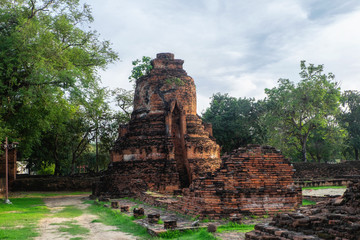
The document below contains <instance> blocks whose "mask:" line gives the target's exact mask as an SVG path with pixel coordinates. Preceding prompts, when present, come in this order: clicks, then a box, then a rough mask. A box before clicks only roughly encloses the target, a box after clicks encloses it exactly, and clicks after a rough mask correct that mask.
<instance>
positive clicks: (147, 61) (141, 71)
mask: <svg viewBox="0 0 360 240" xmlns="http://www.w3.org/2000/svg"><path fill="white" fill-rule="evenodd" d="M132 65H133V66H134V67H133V69H132V70H131V75H130V77H129V81H130V82H134V81H136V80H138V79H139V78H141V77H142V76H145V75H147V74H148V73H149V72H150V71H151V69H152V68H153V67H152V65H151V58H150V57H146V56H143V57H142V59H141V60H140V59H136V60H135V61H132Z"/></svg>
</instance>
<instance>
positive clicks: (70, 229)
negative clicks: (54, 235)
mask: <svg viewBox="0 0 360 240" xmlns="http://www.w3.org/2000/svg"><path fill="white" fill-rule="evenodd" d="M74 223H76V221H67V222H62V223H53V224H51V225H60V226H61V227H59V228H58V231H59V232H65V233H68V234H70V235H83V234H88V233H89V232H90V230H89V229H87V228H84V227H82V226H80V225H78V224H74Z"/></svg>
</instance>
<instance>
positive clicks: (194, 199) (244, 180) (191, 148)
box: [93, 53, 301, 218]
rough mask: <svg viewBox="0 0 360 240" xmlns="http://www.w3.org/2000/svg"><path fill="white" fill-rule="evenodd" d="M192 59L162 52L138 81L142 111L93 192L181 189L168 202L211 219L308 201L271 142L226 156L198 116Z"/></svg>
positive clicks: (137, 104)
mask: <svg viewBox="0 0 360 240" xmlns="http://www.w3.org/2000/svg"><path fill="white" fill-rule="evenodd" d="M183 63H184V61H183V60H180V59H174V55H173V54H171V53H160V54H157V58H156V59H153V60H152V61H151V64H152V66H153V69H152V70H151V71H150V73H149V74H147V75H145V76H143V77H141V78H140V79H138V80H137V81H136V89H135V97H134V109H133V113H132V115H131V120H130V122H129V124H128V125H126V126H120V129H119V138H118V139H117V141H116V142H115V145H114V147H113V151H112V153H111V158H112V159H111V164H110V166H109V169H108V170H107V171H106V172H105V173H104V175H103V176H102V177H101V181H100V182H98V183H97V184H95V185H94V189H93V195H95V196H102V197H111V198H115V197H126V196H135V197H139V196H140V195H141V194H142V193H144V192H145V191H157V192H160V193H173V192H174V191H175V192H176V193H178V195H179V197H178V201H177V202H175V203H174V204H171V205H169V206H168V207H169V208H171V209H173V210H176V211H179V212H183V213H185V214H192V215H199V216H208V217H211V218H221V217H230V216H233V215H234V214H235V215H236V214H245V213H246V214H258V215H260V214H266V213H274V212H277V211H279V210H281V211H286V210H293V209H294V208H295V207H297V205H298V204H299V203H300V202H301V190H300V189H299V188H297V187H295V186H294V181H293V168H292V166H291V165H290V163H289V162H288V161H287V160H286V159H284V157H283V156H282V155H281V153H279V152H278V151H276V150H275V149H273V148H271V147H261V146H257V145H254V146H249V147H248V148H243V149H238V150H236V151H234V152H233V153H232V154H230V155H229V156H225V157H223V159H220V147H219V145H217V144H216V142H215V139H214V138H213V136H212V126H211V124H206V123H204V122H203V121H202V120H201V118H200V117H199V116H198V115H197V114H196V89H195V83H194V80H193V79H192V78H191V77H189V76H188V75H187V73H186V72H185V70H183V67H182V65H183Z"/></svg>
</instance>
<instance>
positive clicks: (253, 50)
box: [83, 0, 360, 113]
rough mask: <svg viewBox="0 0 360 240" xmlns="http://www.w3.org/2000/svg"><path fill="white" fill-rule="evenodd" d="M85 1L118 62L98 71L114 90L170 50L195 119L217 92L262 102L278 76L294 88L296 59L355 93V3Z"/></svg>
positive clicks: (358, 50)
mask: <svg viewBox="0 0 360 240" xmlns="http://www.w3.org/2000/svg"><path fill="white" fill-rule="evenodd" d="M83 2H85V0H84V1H83ZM86 2H87V3H88V4H90V6H91V7H92V12H93V16H94V18H95V21H94V23H93V24H92V27H93V29H96V30H97V31H98V32H99V33H100V34H101V37H102V38H103V39H106V40H110V41H111V42H112V43H113V49H114V50H116V51H117V52H118V53H119V56H120V59H121V61H119V62H117V63H116V64H113V65H111V66H109V68H108V69H107V70H106V71H104V72H101V76H102V82H103V85H104V86H107V87H109V88H112V89H113V88H116V87H122V88H126V89H131V84H130V83H129V82H128V76H129V75H130V73H131V69H132V65H131V61H133V60H135V59H139V58H141V57H142V56H150V57H152V58H154V57H155V56H156V53H159V52H172V53H174V54H175V58H178V59H183V60H184V61H185V63H184V69H185V70H186V71H187V73H188V75H190V76H191V77H193V78H194V80H195V84H196V86H197V97H198V113H201V112H202V111H203V110H204V109H205V108H206V107H208V106H209V102H210V97H211V96H212V94H214V93H216V92H221V93H229V94H230V95H231V96H234V97H254V98H256V99H261V98H264V97H265V94H264V89H265V88H272V87H275V86H276V85H277V80H278V79H279V78H288V79H290V80H291V81H294V82H297V81H298V80H299V75H298V73H299V71H300V61H301V60H306V61H307V62H308V63H314V64H316V65H317V64H324V67H325V72H332V73H334V74H335V76H336V81H338V82H340V83H341V89H342V90H347V89H352V90H360V28H359V27H360V1H359V0H182V1H180V0H90V1H86Z"/></svg>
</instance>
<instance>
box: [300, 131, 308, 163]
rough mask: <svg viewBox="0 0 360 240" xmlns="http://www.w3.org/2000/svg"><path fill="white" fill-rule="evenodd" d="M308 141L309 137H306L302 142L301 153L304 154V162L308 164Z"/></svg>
mask: <svg viewBox="0 0 360 240" xmlns="http://www.w3.org/2000/svg"><path fill="white" fill-rule="evenodd" d="M306 140H307V136H304V138H303V139H302V142H301V145H302V146H301V148H302V149H301V153H302V160H303V162H307V159H306Z"/></svg>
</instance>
